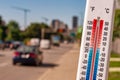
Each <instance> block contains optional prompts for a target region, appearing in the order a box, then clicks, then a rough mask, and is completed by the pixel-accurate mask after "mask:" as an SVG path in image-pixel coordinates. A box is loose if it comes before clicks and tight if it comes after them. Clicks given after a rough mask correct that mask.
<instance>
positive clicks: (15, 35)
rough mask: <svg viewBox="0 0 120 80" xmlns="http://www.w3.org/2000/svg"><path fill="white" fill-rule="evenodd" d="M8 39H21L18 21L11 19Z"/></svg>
mask: <svg viewBox="0 0 120 80" xmlns="http://www.w3.org/2000/svg"><path fill="white" fill-rule="evenodd" d="M7 27H8V30H7V34H8V35H7V37H6V40H20V29H19V24H18V23H17V22H16V21H13V20H11V21H10V22H9V23H8V25H7Z"/></svg>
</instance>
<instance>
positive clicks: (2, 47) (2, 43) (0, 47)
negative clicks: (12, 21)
mask: <svg viewBox="0 0 120 80" xmlns="http://www.w3.org/2000/svg"><path fill="white" fill-rule="evenodd" d="M0 49H2V50H3V49H5V43H4V42H3V41H2V40H0Z"/></svg>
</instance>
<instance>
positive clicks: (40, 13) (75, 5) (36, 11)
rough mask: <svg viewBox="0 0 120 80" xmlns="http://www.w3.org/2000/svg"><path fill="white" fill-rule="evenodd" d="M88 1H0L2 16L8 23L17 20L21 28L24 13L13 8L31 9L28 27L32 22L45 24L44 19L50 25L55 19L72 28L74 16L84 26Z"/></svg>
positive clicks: (28, 14)
mask: <svg viewBox="0 0 120 80" xmlns="http://www.w3.org/2000/svg"><path fill="white" fill-rule="evenodd" d="M85 4H86V0H0V15H1V16H2V18H3V19H4V20H5V22H6V23H8V22H9V21H10V20H15V21H17V22H18V23H19V25H20V26H21V28H23V26H24V12H23V11H21V10H17V9H15V8H13V7H20V8H26V9H29V10H30V12H28V13H27V25H30V23H31V22H44V19H43V18H42V17H45V18H47V19H48V22H47V24H50V23H51V21H52V20H53V19H59V20H61V21H63V22H64V23H66V24H68V26H69V28H71V27H72V16H74V15H75V16H78V17H79V25H80V24H82V21H80V20H83V18H84V17H83V16H84V10H85Z"/></svg>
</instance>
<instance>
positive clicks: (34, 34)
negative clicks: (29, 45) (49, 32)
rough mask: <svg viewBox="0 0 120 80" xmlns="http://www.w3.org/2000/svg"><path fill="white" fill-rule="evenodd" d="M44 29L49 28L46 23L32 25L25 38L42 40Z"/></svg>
mask: <svg viewBox="0 0 120 80" xmlns="http://www.w3.org/2000/svg"><path fill="white" fill-rule="evenodd" d="M42 28H49V27H48V26H47V25H46V24H44V23H41V24H40V23H32V24H31V25H30V26H28V28H27V29H26V31H25V36H26V37H28V38H41V30H42Z"/></svg>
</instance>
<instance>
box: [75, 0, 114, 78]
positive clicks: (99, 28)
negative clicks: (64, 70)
mask: <svg viewBox="0 0 120 80" xmlns="http://www.w3.org/2000/svg"><path fill="white" fill-rule="evenodd" d="M114 3H115V2H114V0H87V4H86V12H85V20H84V26H83V35H82V43H81V49H80V59H79V65H78V72H77V78H76V80H107V76H108V69H109V56H110V44H111V38H112V28H113V18H114Z"/></svg>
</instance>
